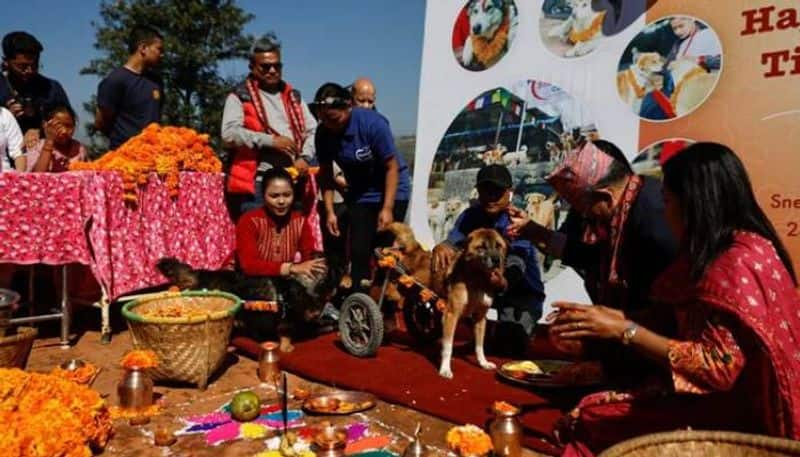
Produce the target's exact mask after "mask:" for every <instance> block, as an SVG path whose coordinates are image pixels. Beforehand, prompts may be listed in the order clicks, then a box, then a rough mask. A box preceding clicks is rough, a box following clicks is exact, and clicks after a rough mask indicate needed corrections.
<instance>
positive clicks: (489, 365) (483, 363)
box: [478, 360, 497, 370]
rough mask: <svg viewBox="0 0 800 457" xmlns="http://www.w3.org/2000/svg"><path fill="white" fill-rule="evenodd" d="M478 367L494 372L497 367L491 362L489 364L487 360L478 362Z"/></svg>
mask: <svg viewBox="0 0 800 457" xmlns="http://www.w3.org/2000/svg"><path fill="white" fill-rule="evenodd" d="M478 365H480V366H481V368H483V369H484V370H495V369H497V365H495V364H494V363H493V362H490V361H488V360H482V361H479V362H478Z"/></svg>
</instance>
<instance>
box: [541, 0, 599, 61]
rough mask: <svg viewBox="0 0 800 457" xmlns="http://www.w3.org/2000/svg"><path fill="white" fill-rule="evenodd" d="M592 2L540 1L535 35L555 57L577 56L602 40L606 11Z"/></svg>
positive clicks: (583, 53)
mask: <svg viewBox="0 0 800 457" xmlns="http://www.w3.org/2000/svg"><path fill="white" fill-rule="evenodd" d="M592 3H593V2H592V0H559V1H546V2H544V3H543V4H542V15H541V16H540V18H539V35H540V37H541V39H542V43H544V45H545V47H546V48H547V49H549V50H550V51H551V52H552V53H553V54H555V55H557V56H559V57H581V56H585V55H587V54H589V53H591V52H592V51H594V50H595V49H596V48H597V46H598V45H599V44H600V42H601V41H602V39H603V36H604V35H603V22H604V20H605V18H606V14H608V11H605V10H595V9H594V8H593V6H592ZM612 14H614V12H613V11H612Z"/></svg>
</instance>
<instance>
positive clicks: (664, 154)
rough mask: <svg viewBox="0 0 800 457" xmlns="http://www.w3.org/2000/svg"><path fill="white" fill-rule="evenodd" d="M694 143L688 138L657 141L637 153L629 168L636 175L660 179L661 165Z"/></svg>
mask: <svg viewBox="0 0 800 457" xmlns="http://www.w3.org/2000/svg"><path fill="white" fill-rule="evenodd" d="M694 142H695V141H694V140H690V139H688V138H669V139H666V140H660V141H657V142H655V143H653V144H651V145H650V146H647V147H646V148H644V149H642V150H641V151H639V154H638V155H637V156H636V157H635V158H634V159H633V161H632V162H631V167H632V168H633V171H634V172H635V173H636V174H637V175H642V176H652V177H654V178H658V179H661V177H662V173H661V164H663V163H664V162H665V161H666V160H669V158H670V157H672V156H673V155H675V154H677V153H678V152H680V151H681V149H683V148H685V147H686V146H689V145H690V144H692V143H694Z"/></svg>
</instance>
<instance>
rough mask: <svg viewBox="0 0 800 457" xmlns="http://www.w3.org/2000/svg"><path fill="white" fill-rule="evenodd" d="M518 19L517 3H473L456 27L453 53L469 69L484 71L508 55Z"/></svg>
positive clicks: (484, 0) (510, 0) (511, 0)
mask: <svg viewBox="0 0 800 457" xmlns="http://www.w3.org/2000/svg"><path fill="white" fill-rule="evenodd" d="M518 23H519V18H518V14H517V6H516V4H515V3H514V0H470V1H468V2H467V4H466V5H465V6H464V8H462V9H461V10H460V12H459V14H458V17H457V18H456V23H455V25H454V26H453V36H452V46H453V54H454V55H455V58H456V60H457V61H458V63H459V64H460V65H461V66H462V67H464V68H466V69H467V70H473V71H480V70H485V69H487V68H489V67H491V66H492V65H494V64H496V63H497V62H498V61H499V60H500V59H501V58H502V57H503V56H504V55H505V54H506V52H508V50H509V48H510V47H511V44H512V43H513V42H514V38H515V36H516V33H517V26H518Z"/></svg>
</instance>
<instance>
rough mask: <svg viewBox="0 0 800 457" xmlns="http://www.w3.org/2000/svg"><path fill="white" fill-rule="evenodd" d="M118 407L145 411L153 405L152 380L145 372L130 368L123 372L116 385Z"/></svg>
mask: <svg viewBox="0 0 800 457" xmlns="http://www.w3.org/2000/svg"><path fill="white" fill-rule="evenodd" d="M117 395H118V396H119V405H120V406H121V407H123V408H126V409H145V408H147V407H149V406H151V405H152V404H153V380H152V379H150V376H149V375H148V374H147V370H142V369H139V368H131V369H127V370H125V374H124V375H123V376H122V380H121V381H120V382H119V384H117Z"/></svg>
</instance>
